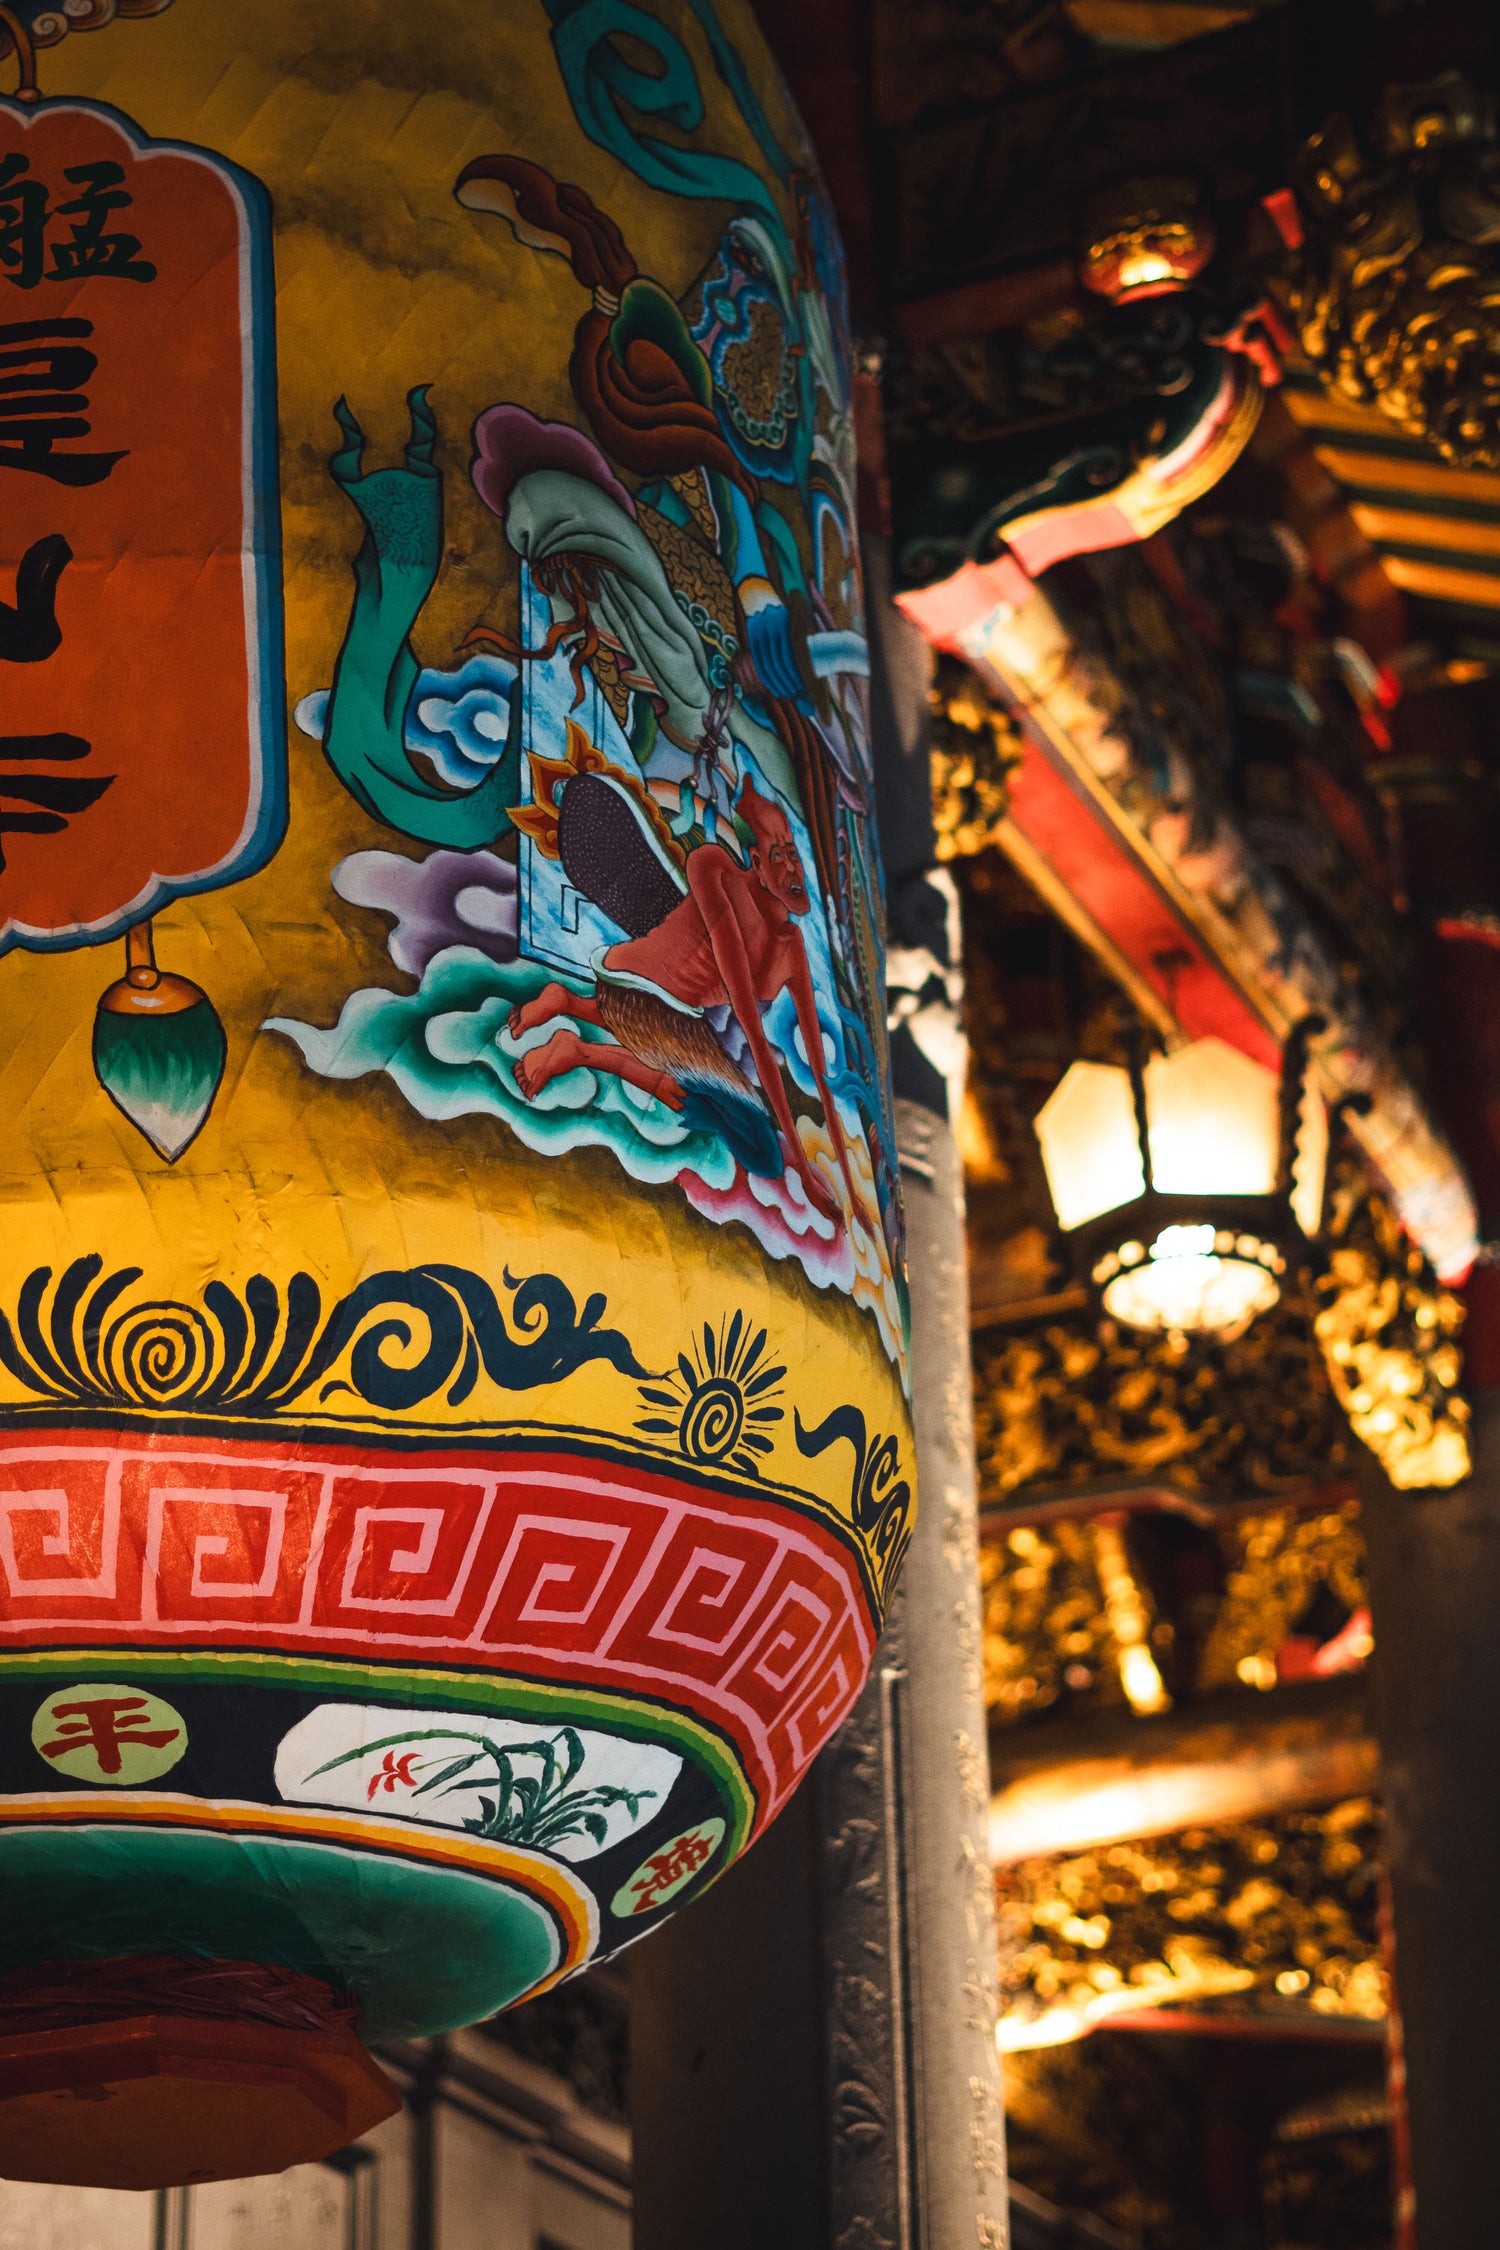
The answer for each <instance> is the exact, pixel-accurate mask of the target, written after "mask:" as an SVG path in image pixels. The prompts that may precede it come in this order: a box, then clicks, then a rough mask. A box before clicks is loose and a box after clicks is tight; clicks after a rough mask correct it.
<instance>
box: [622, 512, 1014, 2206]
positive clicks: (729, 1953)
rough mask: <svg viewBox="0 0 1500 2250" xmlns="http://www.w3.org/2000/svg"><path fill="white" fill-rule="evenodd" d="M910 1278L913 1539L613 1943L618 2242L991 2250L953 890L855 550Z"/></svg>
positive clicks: (999, 2140)
mask: <svg viewBox="0 0 1500 2250" xmlns="http://www.w3.org/2000/svg"><path fill="white" fill-rule="evenodd" d="M867 562H868V564H869V566H870V568H869V576H870V595H871V602H870V608H871V614H872V624H873V625H874V626H875V631H874V632H873V634H872V639H873V641H874V643H875V645H874V649H873V660H874V678H873V681H872V687H873V691H874V698H873V699H874V709H875V713H876V723H877V733H878V741H877V762H878V773H879V777H880V799H881V802H880V814H881V823H882V835H883V838H884V839H885V852H886V868H887V877H888V883H889V920H890V938H891V943H890V951H889V968H890V986H891V1024H892V1064H893V1076H894V1079H895V1084H896V1089H897V1097H898V1098H897V1105H896V1114H897V1143H898V1148H899V1151H900V1157H901V1168H902V1179H903V1186H904V1189H905V1198H906V1224H907V1256H908V1265H909V1269H910V1275H911V1317H912V1380H913V1393H914V1401H915V1419H916V1437H917V1481H918V1511H917V1527H916V1531H915V1534H914V1536H913V1540H912V1545H911V1548H910V1550H909V1552H908V1554H907V1557H906V1563H905V1567H904V1570H903V1573H902V1579H901V1584H900V1586H899V1588H898V1591H897V1594H896V1598H895V1602H894V1604H893V1606H892V1610H891V1615H890V1617H889V1619H888V1621H887V1624H886V1628H885V1631H884V1633H883V1634H882V1636H881V1642H880V1647H879V1650H878V1652H877V1655H876V1660H875V1665H874V1668H873V1670H872V1673H871V1676H870V1680H869V1683H868V1685H867V1687H866V1689H865V1692H864V1694H863V1696H862V1697H861V1699H860V1701H859V1703H858V1705H857V1706H856V1707H855V1710H854V1712H853V1714H852V1716H851V1717H850V1719H849V1721H848V1723H847V1725H846V1726H845V1728H844V1729H843V1731H842V1733H841V1734H840V1735H839V1737H838V1738H837V1740H836V1741H835V1742H834V1743H832V1744H830V1746H829V1748H828V1750H827V1751H826V1752H825V1753H824V1756H823V1758H822V1760H821V1761H820V1767H819V1772H818V1774H817V1776H816V1779H815V1781H814V1782H813V1783H812V1784H810V1785H809V1786H808V1787H807V1788H805V1789H804V1790H803V1791H802V1792H801V1794H800V1795H799V1796H798V1797H797V1798H795V1799H794V1800H793V1802H792V1804H791V1805H790V1806H789V1807H788V1809H787V1811H786V1812H784V1813H783V1814H782V1815H781V1817H780V1819H779V1820H778V1821H777V1823H776V1825H775V1827H774V1828H773V1829H772V1830H771V1831H770V1833H769V1834H768V1835H767V1836H765V1837H764V1838H763V1839H762V1840H761V1842H760V1843H759V1844H757V1845H756V1847H755V1849H754V1851H753V1852H751V1853H750V1854H749V1855H748V1857H747V1858H746V1859H745V1860H744V1861H743V1862H742V1863H741V1864H740V1865H738V1866H736V1867H734V1868H731V1870H730V1871H729V1873H728V1874H727V1875H726V1876H725V1877H724V1878H723V1880H722V1881H721V1882H720V1883H718V1884H716V1885H715V1886H714V1888H713V1889H712V1890H711V1891H710V1892H709V1893H708V1895H707V1897H706V1898H705V1899H703V1900H702V1901H701V1903H700V1904H698V1905H697V1906H695V1907H693V1908H692V1909H690V1910H689V1911H688V1912H687V1913H685V1914H683V1915H681V1916H679V1917H678V1919H677V1920H676V1921H674V1922H671V1923H669V1924H668V1925H667V1926H666V1927H665V1928H664V1929H663V1930H661V1931H660V1932H659V1933H658V1934H657V1935H656V1936H655V1937H653V1938H652V1939H651V1941H650V1943H649V1944H648V1945H646V1946H643V1947H642V1948H641V1949H640V1951H639V1952H637V1953H636V1954H635V1955H633V1957H632V1961H633V1972H632V2001H631V2074H632V2127H633V2132H634V2136H635V2180H636V2234H637V2240H638V2242H639V2243H640V2245H641V2250H699V2245H700V2244H701V2243H702V2242H703V2241H704V2240H705V2239H707V2238H708V2236H710V2235H711V2237H712V2240H713V2241H714V2243H715V2246H716V2250H763V2245H764V2244H765V2243H767V2242H769V2241H771V2240H773V2239H774V2240H775V2242H776V2243H777V2246H778V2250H817V2246H819V2245H822V2244H828V2245H829V2246H830V2250H1005V2245H1006V2242H1007V2205H1006V2185H1005V2141H1004V2111H1003V2106H1002V2102H1001V2093H1000V2073H999V2063H998V2056H997V2053H996V2048H995V2015H996V2001H995V1934H994V1908H993V1892H992V1885H991V1876H990V1865H989V1854H988V1845H987V1836H986V1815H987V1809H988V1802H989V1767H988V1756H987V1748H986V1732H985V1712H984V1697H983V1678H982V1667H981V1641H980V1615H979V1574H978V1524H977V1515H976V1506H975V1475H974V1431H973V1419H972V1410H971V1405H970V1395H969V1383H970V1360H969V1319H968V1277H967V1264H966V1257H965V1245H964V1225H963V1217H964V1214H963V1172H962V1166H961V1164H960V1161H959V1155H958V1148H957V1143H956V1140H955V1137H954V1131H953V1125H952V1122H951V1120H950V1115H949V1111H950V1108H951V1106H952V1105H953V1103H954V1102H955V1101H956V1100H957V1099H958V1098H959V1094H960V1091H961V1087H962V1071H963V1040H962V1032H961V1029H960V1025H959V1019H958V1003H959V1001H960V999H961V996H962V976H961V971H960V969H959V966H958V963H959V927H958V906H957V898H956V894H955V892H954V889H953V886H952V884H951V883H950V882H949V881H948V880H947V878H946V877H945V876H943V875H942V874H941V873H937V874H934V873H932V872H931V871H930V869H929V866H928V859H929V855H930V851H931V828H930V807H929V803H928V778H927V748H926V693H925V683H926V663H927V658H926V652H925V649H924V648H923V646H922V644H921V643H920V641H919V640H918V638H917V636H916V635H915V634H914V633H911V634H910V637H909V638H908V633H909V629H908V628H906V627H905V626H904V623H903V621H902V620H901V619H900V618H899V617H898V616H897V615H896V613H895V612H894V611H893V610H891V609H890V608H889V606H888V605H887V604H884V603H883V602H882V601H881V598H880V596H881V572H882V566H883V555H882V553H881V550H880V548H879V547H878V546H877V547H876V548H875V550H874V552H873V554H872V555H871V556H870V557H868V558H867Z"/></svg>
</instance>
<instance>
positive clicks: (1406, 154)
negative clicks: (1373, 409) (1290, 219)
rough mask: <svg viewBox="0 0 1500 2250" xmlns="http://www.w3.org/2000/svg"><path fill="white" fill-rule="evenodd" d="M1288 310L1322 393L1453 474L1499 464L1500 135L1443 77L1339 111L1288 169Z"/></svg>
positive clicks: (1476, 102) (1469, 94)
mask: <svg viewBox="0 0 1500 2250" xmlns="http://www.w3.org/2000/svg"><path fill="white" fill-rule="evenodd" d="M1297 196H1298V204H1299V209H1300V212H1301V215H1302V219H1303V222H1304V226H1305V239H1304V241H1303V242H1302V244H1301V245H1300V247H1299V248H1298V249H1297V251H1296V252H1295V254H1294V255H1293V257H1292V259H1291V260H1290V261H1289V265H1288V269H1287V276H1286V280H1285V283H1284V288H1285V294H1286V302H1287V307H1288V310H1289V311H1290V312H1291V313H1292V316H1293V318H1294V320H1295V322H1296V325H1297V328H1298V332H1299V334H1300V337H1301V342H1302V348H1303V350H1304V352H1305V353H1306V354H1307V357H1308V358H1309V359H1310V360H1311V361H1312V363H1313V365H1314V367H1315V368H1316V369H1317V371H1318V373H1319V375H1320V376H1321V378H1322V380H1323V382H1324V384H1325V385H1326V387H1327V388H1328V389H1329V390H1331V391H1334V392H1336V393H1338V394H1339V395H1340V396H1342V397H1344V398H1346V399H1349V400H1351V401H1353V402H1354V403H1356V404H1359V405H1374V406H1378V407H1379V409H1380V411H1381V412H1382V413H1383V414H1385V415H1387V416H1389V418H1390V419H1391V420H1392V421H1393V422H1395V423H1397V424H1398V425H1399V426H1400V427H1401V428H1402V429H1404V430H1406V431H1409V432H1410V433H1411V434H1412V435H1413V436H1418V437H1425V438H1427V439H1429V440H1430V441H1431V443H1432V444H1433V445H1434V446H1435V447H1436V448H1437V450H1438V452H1439V453H1440V454H1441V455H1442V456H1443V458H1444V459H1445V460H1447V461H1451V462H1454V463H1456V464H1458V465H1460V466H1461V467H1464V468H1488V469H1493V468H1497V467H1500V333H1497V308H1500V131H1497V121H1496V109H1495V102H1494V98H1493V96H1492V95H1489V94H1487V93H1482V92H1481V91H1480V90H1479V89H1478V88H1477V87H1476V86H1474V85H1473V84H1471V83H1470V82H1469V80H1467V79H1466V78H1464V77H1463V76H1462V75H1461V74H1460V73H1459V72H1457V71H1448V72H1445V73H1444V74H1443V75H1442V76H1441V77H1437V78H1433V79H1429V80H1428V81H1427V82H1426V83H1425V84H1422V85H1416V86H1398V87H1393V88H1392V89H1391V90H1390V91H1389V93H1388V94H1387V95H1386V98H1385V102H1384V104H1383V106H1382V108H1381V111H1380V114H1379V117H1378V119H1377V120H1376V123H1375V126H1374V128H1373V130H1372V131H1371V132H1369V133H1368V134H1366V135H1365V136H1363V137H1362V136H1361V134H1360V133H1359V132H1358V131H1357V130H1356V128H1355V126H1354V125H1353V124H1351V122H1350V120H1349V119H1348V118H1347V117H1345V116H1342V115H1334V116H1332V117H1330V118H1329V119H1328V120H1327V122H1326V123H1325V124H1324V126H1323V127H1322V129H1321V130H1320V131H1319V132H1317V133H1315V134H1314V135H1313V136H1312V138H1311V140H1309V141H1308V143H1307V144H1306V146H1305V148H1304V149H1303V151H1302V153H1301V159H1300V163H1299V166H1298V170H1297Z"/></svg>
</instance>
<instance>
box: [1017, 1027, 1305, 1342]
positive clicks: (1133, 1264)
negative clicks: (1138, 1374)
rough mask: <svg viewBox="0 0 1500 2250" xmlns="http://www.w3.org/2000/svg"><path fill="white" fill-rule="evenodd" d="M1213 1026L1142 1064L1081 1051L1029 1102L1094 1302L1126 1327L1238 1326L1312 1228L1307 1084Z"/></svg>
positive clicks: (1207, 1330) (1296, 1050)
mask: <svg viewBox="0 0 1500 2250" xmlns="http://www.w3.org/2000/svg"><path fill="white" fill-rule="evenodd" d="M1316 1028H1317V1027H1316V1025H1315V1024H1314V1023H1313V1022H1311V1021H1310V1020H1309V1021H1307V1022H1305V1023H1304V1024H1303V1025H1301V1026H1299V1027H1298V1031H1297V1032H1296V1033H1294V1035H1293V1038H1292V1039H1291V1040H1290V1041H1289V1042H1288V1046H1287V1051H1286V1054H1285V1055H1284V1057H1283V1067H1282V1074H1281V1077H1280V1079H1278V1078H1277V1075H1276V1073H1275V1072H1274V1071H1270V1070H1267V1069H1266V1068H1265V1066H1264V1065H1263V1064H1261V1063H1258V1062H1254V1061H1252V1060H1251V1058H1250V1057H1249V1056H1247V1055H1243V1054H1240V1053H1239V1052H1238V1051H1237V1050H1236V1049H1235V1048H1233V1047H1228V1046H1226V1045H1225V1044H1224V1042H1223V1041H1222V1040H1220V1039H1199V1040H1195V1041H1194V1042H1193V1044H1192V1045H1191V1046H1188V1047H1182V1048H1179V1049H1178V1050H1177V1052H1176V1053H1175V1054H1170V1055H1156V1056H1153V1057H1152V1059H1151V1060H1150V1061H1149V1062H1148V1063H1147V1064H1146V1065H1145V1067H1144V1069H1140V1068H1135V1069H1131V1070H1120V1069H1117V1068H1113V1067H1111V1066H1109V1065H1106V1064H1103V1063H1090V1062H1077V1063H1074V1064H1073V1066H1072V1067H1071V1069H1070V1070H1069V1071H1068V1072H1067V1074H1066V1075H1065V1076H1064V1078H1063V1080H1062V1082H1061V1084H1060V1085H1059V1086H1058V1087H1057V1089H1056V1091H1055V1092H1054V1093H1053V1094H1052V1095H1051V1096H1050V1097H1049V1098H1048V1100H1047V1101H1046V1102H1045V1103H1044V1104H1043V1106H1042V1108H1041V1110H1040V1111H1039V1112H1038V1114H1037V1119H1036V1130H1037V1138H1038V1140H1039V1141H1040V1143H1041V1149H1042V1161H1043V1164H1044V1165H1045V1167H1046V1172H1047V1181H1048V1185H1049V1186H1050V1188H1051V1190H1052V1200H1053V1204H1054V1207H1055V1209H1056V1211H1057V1216H1058V1220H1059V1222H1060V1224H1061V1225H1062V1227H1063V1229H1064V1231H1065V1232H1066V1233H1068V1234H1069V1235H1070V1236H1071V1237H1072V1241H1073V1247H1074V1249H1075V1252H1076V1254H1077V1257H1078V1260H1079V1264H1080V1266H1081V1268H1082V1270H1083V1271H1084V1273H1085V1274H1086V1275H1087V1276H1088V1278H1089V1280H1090V1281H1091V1282H1092V1283H1093V1285H1094V1287H1095V1288H1096V1289H1097V1290H1098V1291H1099V1292H1100V1296H1101V1300H1102V1303H1103V1307H1104V1310H1105V1311H1106V1312H1107V1313H1109V1314H1111V1315H1112V1316H1113V1317H1114V1318H1115V1319H1117V1320H1123V1321H1126V1322H1128V1323H1129V1325H1130V1326H1132V1327H1134V1328H1145V1329H1168V1330H1174V1331H1178V1332H1180V1333H1182V1334H1189V1333H1200V1334H1207V1335H1217V1336H1226V1337H1228V1336H1236V1335H1238V1334H1239V1333H1240V1332H1241V1330H1243V1329H1244V1328H1246V1327H1248V1326H1249V1324H1250V1322H1251V1321H1252V1320H1253V1319H1254V1318H1255V1316H1256V1314H1257V1313H1262V1312H1267V1311H1269V1309H1270V1307H1271V1306H1272V1305H1274V1304H1275V1303H1276V1301H1277V1299H1278V1297H1279V1296H1280V1294H1281V1277H1282V1276H1283V1274H1284V1273H1285V1272H1286V1268H1287V1261H1288V1259H1289V1258H1295V1256H1296V1255H1297V1253H1298V1251H1299V1250H1301V1249H1304V1248H1305V1246H1306V1242H1307V1239H1308V1237H1310V1236H1312V1235H1315V1234H1316V1233H1317V1231H1318V1227H1319V1222H1320V1215H1321V1211H1322V1200H1323V1174H1324V1168H1325V1165H1326V1161H1327V1153H1328V1122H1327V1115H1326V1112H1325V1110H1324V1107H1323V1103H1322V1101H1321V1098H1320V1097H1319V1096H1318V1094H1317V1093H1316V1091H1315V1090H1314V1089H1313V1088H1312V1087H1311V1086H1309V1085H1306V1084H1305V1083H1304V1077H1303V1073H1304V1069H1305V1063H1306V1041H1307V1037H1308V1035H1309V1034H1310V1033H1311V1032H1312V1031H1313V1030H1314V1029H1316Z"/></svg>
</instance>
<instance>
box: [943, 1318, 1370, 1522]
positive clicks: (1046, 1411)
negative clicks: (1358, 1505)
mask: <svg viewBox="0 0 1500 2250" xmlns="http://www.w3.org/2000/svg"><path fill="white" fill-rule="evenodd" d="M1310 1310H1311V1308H1310V1307H1309V1305H1308V1304H1307V1302H1306V1300H1305V1299H1303V1300H1301V1301H1300V1302H1299V1300H1298V1298H1297V1295H1296V1293H1295V1292H1292V1293H1289V1295H1288V1297H1287V1298H1284V1299H1283V1301H1282V1303H1281V1304H1280V1305H1278V1306H1277V1307H1276V1308H1275V1310H1274V1311H1272V1312H1269V1313H1266V1314H1264V1315H1263V1316H1262V1317H1261V1318H1260V1319H1259V1320H1257V1321H1255V1322H1254V1323H1253V1324H1252V1326H1251V1327H1250V1328H1248V1329H1247V1330H1246V1332H1245V1334H1244V1335H1243V1336H1240V1337H1237V1338H1235V1339H1234V1341H1233V1342H1231V1343H1222V1342H1216V1341H1214V1340H1212V1339H1209V1338H1195V1337H1188V1338H1177V1339H1174V1338H1172V1337H1171V1336H1151V1335H1147V1334H1144V1333H1143V1332H1141V1331H1140V1330H1136V1329H1127V1328H1123V1327H1120V1326H1118V1325H1117V1324H1116V1323H1114V1322H1112V1321H1108V1320H1105V1321H1100V1320H1098V1319H1097V1318H1096V1317H1095V1316H1094V1315H1093V1314H1091V1313H1089V1312H1080V1313H1077V1314H1074V1315H1072V1316H1070V1317H1069V1318H1068V1319H1067V1320H1055V1321H1049V1322H1047V1323H1046V1324H1045V1325H1044V1326H1038V1327H1028V1328H1026V1329H1023V1330H1015V1331H1007V1330H1005V1329H993V1330H990V1331H988V1332H986V1333H982V1334H981V1335H979V1336H978V1337H977V1338H976V1339H975V1354H974V1358H975V1416H976V1424H977V1430H978V1441H979V1466H980V1478H981V1488H982V1491H983V1494H984V1501H985V1504H986V1505H987V1506H990V1507H995V1506H1005V1505H1009V1506H1012V1507H1016V1508H1017V1512H1018V1513H1020V1514H1022V1515H1024V1512H1025V1509H1024V1499H1023V1498H1022V1494H1023V1488H1025V1487H1027V1486H1031V1485H1038V1484H1041V1485H1045V1486H1047V1487H1048V1488H1049V1489H1051V1488H1054V1487H1057V1486H1067V1485H1069V1484H1077V1485H1087V1484H1090V1483H1097V1482H1098V1481H1099V1480H1100V1479H1101V1478H1104V1477H1108V1476H1110V1475H1112V1474H1114V1475H1117V1476H1118V1477H1119V1478H1120V1479H1121V1480H1128V1479H1129V1478H1132V1477H1145V1476H1152V1475H1156V1476H1161V1477H1170V1479H1171V1481H1172V1482H1173V1484H1175V1485H1177V1486H1179V1487H1181V1488H1182V1489H1184V1490H1187V1491H1193V1492H1204V1493H1206V1494H1214V1493H1217V1494H1220V1495H1227V1494H1229V1493H1234V1494H1237V1495H1243V1494H1247V1493H1264V1494H1265V1495H1266V1496H1267V1497H1268V1498H1269V1497H1271V1496H1272V1495H1275V1494H1282V1493H1291V1492H1295V1491H1298V1490H1300V1489H1303V1488H1305V1487H1306V1485H1307V1484H1308V1483H1309V1482H1312V1481H1316V1480H1318V1479H1320V1478H1326V1477H1328V1476H1331V1475H1336V1474H1341V1473H1344V1472H1345V1471H1347V1469H1348V1466H1349V1463H1350V1460H1351V1448H1350V1445H1349V1438H1348V1430H1347V1426H1346V1424H1345V1422H1344V1418H1343V1416H1342V1415H1341V1414H1340V1412H1339V1410H1338V1406H1337V1404H1336V1402H1335V1399H1334V1396H1333V1392H1332V1390H1331V1387H1330V1385H1329V1383H1328V1379H1327V1376H1326V1374H1325V1371H1324V1366H1323V1358H1322V1354H1321V1352H1320V1350H1319V1348H1318V1344H1317V1341H1316V1339H1315V1338H1314V1337H1313V1335H1312V1333H1311V1322H1310Z"/></svg>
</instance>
